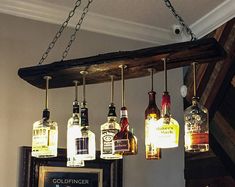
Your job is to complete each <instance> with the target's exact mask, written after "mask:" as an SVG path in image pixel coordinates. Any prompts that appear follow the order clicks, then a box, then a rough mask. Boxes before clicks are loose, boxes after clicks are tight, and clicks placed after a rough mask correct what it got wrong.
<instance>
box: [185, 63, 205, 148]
mask: <svg viewBox="0 0 235 187" xmlns="http://www.w3.org/2000/svg"><path fill="white" fill-rule="evenodd" d="M193 72H194V96H193V98H192V105H191V106H190V107H188V108H187V109H186V110H185V112H184V122H185V151H186V152H205V151H209V117H208V116H209V115H208V110H207V109H206V108H205V107H204V106H202V105H200V103H199V98H198V97H197V96H196V64H195V62H194V63H193Z"/></svg>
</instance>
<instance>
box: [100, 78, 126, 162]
mask: <svg viewBox="0 0 235 187" xmlns="http://www.w3.org/2000/svg"><path fill="white" fill-rule="evenodd" d="M113 97H114V81H113V76H111V103H110V105H109V112H108V120H107V122H106V123H104V124H102V125H101V126H100V130H101V136H100V158H102V159H107V160H113V159H122V155H121V154H113V149H114V148H113V146H114V143H113V137H114V135H115V134H117V133H118V132H119V131H120V125H119V124H118V123H117V115H116V108H115V105H114V103H113Z"/></svg>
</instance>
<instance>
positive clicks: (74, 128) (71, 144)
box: [67, 81, 85, 167]
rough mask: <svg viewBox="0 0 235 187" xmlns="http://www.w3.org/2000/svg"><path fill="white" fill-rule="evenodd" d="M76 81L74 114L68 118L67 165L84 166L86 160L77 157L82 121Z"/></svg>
mask: <svg viewBox="0 0 235 187" xmlns="http://www.w3.org/2000/svg"><path fill="white" fill-rule="evenodd" d="M74 82H75V100H74V102H73V115H72V117H71V118H70V119H69V120H68V125H67V166H68V167H82V166H84V165H85V164H84V161H83V160H81V159H78V158H76V153H77V147H76V139H77V138H79V137H81V136H82V135H81V124H80V123H81V122H80V115H79V103H78V101H77V84H78V82H77V81H74Z"/></svg>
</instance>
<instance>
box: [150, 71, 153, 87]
mask: <svg viewBox="0 0 235 187" xmlns="http://www.w3.org/2000/svg"><path fill="white" fill-rule="evenodd" d="M150 77H151V91H153V68H151V70H150Z"/></svg>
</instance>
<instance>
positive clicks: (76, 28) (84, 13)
mask: <svg viewBox="0 0 235 187" xmlns="http://www.w3.org/2000/svg"><path fill="white" fill-rule="evenodd" d="M92 2H93V0H88V3H87V5H86V6H85V7H84V9H83V11H82V15H81V17H80V19H79V21H78V23H77V25H76V26H75V30H74V32H73V34H72V35H71V36H70V40H69V42H68V45H67V47H66V48H65V50H64V52H63V55H62V59H61V61H63V60H64V59H65V58H66V57H67V55H68V52H69V50H70V47H71V45H72V44H73V42H74V40H75V39H76V34H77V32H78V31H79V30H80V28H81V25H82V22H83V20H84V18H85V16H86V14H87V12H88V10H89V6H90V4H91V3H92Z"/></svg>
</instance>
